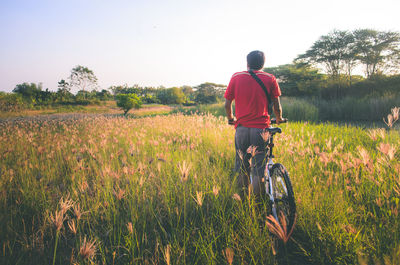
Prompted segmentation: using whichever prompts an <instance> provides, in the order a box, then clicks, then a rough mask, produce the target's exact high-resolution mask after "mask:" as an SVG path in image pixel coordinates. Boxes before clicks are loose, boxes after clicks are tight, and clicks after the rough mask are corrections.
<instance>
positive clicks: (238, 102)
mask: <svg viewBox="0 0 400 265" xmlns="http://www.w3.org/2000/svg"><path fill="white" fill-rule="evenodd" d="M254 73H255V74H256V75H257V76H258V77H259V78H260V79H261V81H262V82H263V83H264V85H265V87H266V88H267V90H268V93H269V95H270V97H271V99H273V98H277V97H279V96H280V95H281V89H280V88H279V85H278V82H277V81H276V78H275V76H273V75H271V74H268V73H265V72H262V71H254ZM224 97H225V98H226V99H227V100H229V101H233V100H235V116H236V119H237V121H236V124H235V128H236V127H237V126H238V125H239V124H240V125H242V126H245V127H249V128H261V129H264V128H267V127H269V123H270V119H269V114H268V99H267V96H266V95H265V92H264V90H263V89H262V87H261V86H260V85H259V84H258V83H257V81H256V80H255V79H254V78H253V77H252V76H251V75H250V74H249V72H247V71H243V72H238V73H235V74H234V75H233V76H232V78H231V81H230V82H229V85H228V87H227V88H226V91H225V95H224Z"/></svg>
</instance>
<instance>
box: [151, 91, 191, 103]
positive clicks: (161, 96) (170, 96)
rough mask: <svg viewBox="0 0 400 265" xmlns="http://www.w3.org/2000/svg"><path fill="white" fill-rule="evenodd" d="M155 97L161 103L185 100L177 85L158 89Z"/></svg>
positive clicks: (182, 101)
mask: <svg viewBox="0 0 400 265" xmlns="http://www.w3.org/2000/svg"><path fill="white" fill-rule="evenodd" d="M156 97H157V99H158V101H159V102H160V103H161V104H166V105H169V104H182V103H184V102H185V101H186V97H185V94H184V93H183V92H182V90H181V89H180V88H178V87H172V88H167V89H159V90H158V91H157V92H156Z"/></svg>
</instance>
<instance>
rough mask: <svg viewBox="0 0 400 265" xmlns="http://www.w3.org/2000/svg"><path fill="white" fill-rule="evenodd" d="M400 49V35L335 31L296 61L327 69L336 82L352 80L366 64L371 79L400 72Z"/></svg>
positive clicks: (379, 32)
mask: <svg viewBox="0 0 400 265" xmlns="http://www.w3.org/2000/svg"><path fill="white" fill-rule="evenodd" d="M399 48H400V33H399V32H391V31H387V32H385V31H376V30H372V29H358V30H354V31H352V32H350V31H339V30H334V31H333V32H330V33H328V34H327V35H323V36H321V37H320V38H319V39H318V40H317V41H316V42H315V43H314V44H313V46H312V47H311V48H310V49H309V50H308V51H307V52H306V53H304V54H302V55H300V56H299V57H298V58H296V61H299V62H306V63H309V64H314V65H323V66H324V68H325V71H326V72H327V73H328V74H329V75H330V76H331V77H332V78H333V79H336V78H338V77H340V76H341V75H346V76H347V77H348V78H350V77H351V73H352V70H353V69H354V68H355V67H356V66H357V65H359V64H363V65H364V67H365V73H366V75H367V77H368V78H371V77H373V76H374V75H377V74H382V73H384V72H385V71H386V70H393V69H397V70H398V67H399V61H398V58H399V54H400V49H399Z"/></svg>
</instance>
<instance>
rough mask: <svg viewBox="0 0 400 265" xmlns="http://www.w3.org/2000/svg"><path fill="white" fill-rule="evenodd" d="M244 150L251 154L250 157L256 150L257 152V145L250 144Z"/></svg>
mask: <svg viewBox="0 0 400 265" xmlns="http://www.w3.org/2000/svg"><path fill="white" fill-rule="evenodd" d="M246 152H247V153H248V154H251V157H254V156H255V155H256V154H258V152H257V146H254V145H250V146H249V148H247V150H246Z"/></svg>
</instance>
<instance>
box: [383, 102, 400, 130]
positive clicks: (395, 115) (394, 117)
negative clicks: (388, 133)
mask: <svg viewBox="0 0 400 265" xmlns="http://www.w3.org/2000/svg"><path fill="white" fill-rule="evenodd" d="M391 111H392V113H390V114H389V115H388V116H387V120H385V118H383V122H384V123H385V124H386V125H387V126H388V127H389V128H392V127H393V125H394V124H395V123H396V121H398V120H399V112H400V107H394V108H393V109H392V110H391Z"/></svg>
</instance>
